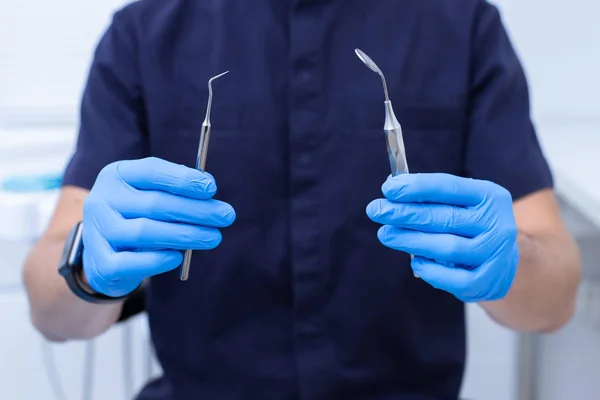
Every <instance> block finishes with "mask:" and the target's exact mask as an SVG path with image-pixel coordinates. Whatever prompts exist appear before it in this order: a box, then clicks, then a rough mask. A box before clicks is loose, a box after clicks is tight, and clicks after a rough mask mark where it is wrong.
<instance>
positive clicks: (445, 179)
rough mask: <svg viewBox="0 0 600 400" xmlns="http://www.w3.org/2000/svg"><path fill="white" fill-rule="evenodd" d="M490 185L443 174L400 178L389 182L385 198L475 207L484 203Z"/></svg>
mask: <svg viewBox="0 0 600 400" xmlns="http://www.w3.org/2000/svg"><path fill="white" fill-rule="evenodd" d="M488 188H489V182H486V181H481V180H476V179H469V178H462V177H458V176H454V175H450V174H444V173H431V174H400V175H397V176H394V177H391V178H388V179H387V180H386V181H385V183H384V184H383V186H382V192H383V195H384V196H385V197H386V198H387V199H389V200H392V201H396V202H400V203H439V204H450V205H455V206H461V207H468V206H475V205H478V204H479V203H481V202H482V201H483V200H484V199H485V195H486V193H487V190H488Z"/></svg>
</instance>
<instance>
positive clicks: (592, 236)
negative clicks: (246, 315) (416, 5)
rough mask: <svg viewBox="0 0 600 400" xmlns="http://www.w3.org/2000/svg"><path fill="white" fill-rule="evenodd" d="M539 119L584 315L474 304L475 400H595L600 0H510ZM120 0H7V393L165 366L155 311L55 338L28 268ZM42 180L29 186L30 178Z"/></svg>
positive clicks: (0, 103) (1, 185) (0, 85)
mask: <svg viewBox="0 0 600 400" xmlns="http://www.w3.org/2000/svg"><path fill="white" fill-rule="evenodd" d="M495 3H496V4H497V5H498V6H499V7H500V9H501V11H502V13H503V15H504V19H505V22H506V24H507V27H508V29H509V32H510V34H511V36H512V39H513V41H514V43H515V46H516V48H517V51H518V53H519V54H520V56H521V59H522V61H523V63H524V65H525V69H526V72H527V75H528V77H529V82H530V86H531V90H532V105H533V113H534V119H535V122H536V125H537V128H538V132H539V136H540V140H541V142H542V145H543V148H544V151H545V152H546V155H547V156H548V158H549V161H550V164H551V166H552V169H553V171H554V174H555V178H556V188H557V192H558V194H559V196H560V199H561V205H562V208H563V212H564V215H565V217H566V219H567V221H568V224H569V226H570V229H571V230H572V231H573V233H574V235H575V236H576V238H577V240H578V242H579V244H580V246H581V249H582V252H583V258H584V282H583V285H582V287H581V290H580V293H579V299H578V300H579V301H578V306H577V310H576V315H575V317H574V319H573V320H572V321H571V322H570V324H569V325H568V326H567V327H566V328H565V329H563V330H561V331H560V332H558V333H554V334H551V335H520V334H516V333H513V332H510V331H507V330H505V329H503V328H500V327H499V326H497V325H496V324H495V323H494V322H492V321H491V320H489V319H488V318H487V317H486V315H485V314H484V313H483V311H482V310H481V309H480V308H478V307H477V306H469V307H468V313H469V316H468V328H469V330H468V367H467V371H466V377H465V382H464V388H463V393H464V397H465V398H469V399H473V400H478V399H485V400H538V399H539V400H542V399H543V400H565V399H582V400H585V399H597V398H598V396H599V395H598V393H600V178H599V177H598V173H599V171H600V155H599V153H600V100H599V99H600V24H599V23H598V15H599V14H600V3H599V2H597V1H595V0H570V1H565V0H561V1H559V0H503V1H499V0H498V1H496V2H495ZM123 4H124V1H122V0H102V1H90V0H53V1H46V0H19V1H8V0H2V2H1V4H0V398H2V399H10V400H30V399H48V400H54V399H56V400H64V399H73V400H76V399H81V400H88V399H112V400H128V399H130V398H131V397H132V395H133V393H134V392H135V391H137V390H138V389H139V388H140V386H141V385H142V384H143V382H145V381H146V380H148V379H150V377H152V376H154V375H155V374H158V373H159V367H158V366H157V365H156V363H155V362H154V361H153V356H152V351H151V346H150V340H149V337H148V331H147V328H146V324H145V321H144V316H140V317H137V318H136V319H134V320H132V321H130V322H128V323H127V324H125V325H122V326H116V327H115V328H113V329H112V330H111V331H109V332H108V333H106V334H105V335H103V336H102V337H100V338H99V339H97V340H95V341H93V342H76V343H68V344H49V343H46V342H45V341H44V340H43V339H42V338H41V337H40V335H38V334H37V333H36V332H35V331H34V329H33V327H32V326H31V324H30V322H29V317H28V310H27V303H26V297H25V294H24V291H23V287H22V284H21V276H20V269H21V265H22V262H23V259H24V256H25V254H26V252H27V251H28V248H29V246H30V245H31V243H32V242H33V241H35V240H36V237H37V236H38V235H39V234H40V232H41V231H42V230H43V229H44V227H45V225H46V223H47V221H48V216H49V213H50V212H51V210H52V208H53V205H54V202H55V201H56V185H57V184H59V183H60V174H61V170H62V168H63V167H64V164H65V161H66V160H67V158H68V156H69V154H70V152H71V151H72V149H73V146H74V141H75V138H76V135H75V134H76V127H77V114H78V103H79V99H80V94H81V90H82V87H83V84H84V81H85V77H86V73H87V69H88V66H89V63H90V59H91V55H92V51H93V49H94V47H95V45H96V42H97V40H98V38H99V36H100V35H101V33H102V32H103V30H104V29H105V28H106V26H107V24H108V23H109V21H110V17H111V15H112V13H113V12H114V10H115V9H116V8H118V7H119V6H121V5H123ZM38 176H41V177H43V178H44V180H43V182H44V184H43V185H41V186H40V185H39V180H37V179H36V180H35V182H37V184H35V185H32V184H31V181H28V179H27V177H38Z"/></svg>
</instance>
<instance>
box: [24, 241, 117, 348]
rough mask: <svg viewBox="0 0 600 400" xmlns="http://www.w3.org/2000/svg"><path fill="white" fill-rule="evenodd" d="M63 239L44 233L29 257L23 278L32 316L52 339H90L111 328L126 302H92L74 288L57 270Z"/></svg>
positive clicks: (43, 331) (46, 335) (34, 321)
mask: <svg viewBox="0 0 600 400" xmlns="http://www.w3.org/2000/svg"><path fill="white" fill-rule="evenodd" d="M63 240H64V239H61V238H57V237H54V238H51V237H45V238H43V239H42V240H40V242H39V243H38V244H37V245H36V247H35V248H34V249H33V250H32V252H31V253H30V255H29V257H28V258H27V261H26V264H25V268H24V281H25V287H26V289H27V294H28V297H29V305H30V316H31V320H32V322H33V324H34V326H35V327H36V328H37V329H38V330H39V331H40V332H41V333H42V334H43V335H44V336H45V337H46V338H48V339H49V340H54V341H63V340H68V339H89V338H92V337H95V336H97V335H99V334H101V333H103V332H104V331H106V330H107V329H108V328H110V326H111V325H112V324H114V322H115V321H116V320H117V319H118V317H119V315H120V312H121V308H122V306H123V305H122V303H118V304H111V305H96V304H91V303H88V302H85V301H83V300H81V299H79V298H78V297H77V296H75V295H74V294H73V293H72V292H71V290H70V289H69V288H68V287H67V285H66V283H65V281H64V279H63V278H62V277H61V276H60V275H59V274H58V270H57V269H58V262H59V258H60V254H61V252H62V247H63Z"/></svg>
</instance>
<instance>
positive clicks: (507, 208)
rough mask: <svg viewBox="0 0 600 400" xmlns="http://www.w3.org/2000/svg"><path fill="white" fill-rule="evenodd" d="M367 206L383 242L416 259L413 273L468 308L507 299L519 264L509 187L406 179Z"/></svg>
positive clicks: (436, 177)
mask: <svg viewBox="0 0 600 400" xmlns="http://www.w3.org/2000/svg"><path fill="white" fill-rule="evenodd" d="M382 191H383V195H384V196H385V199H377V200H374V201H373V202H371V203H370V204H369V205H368V207H367V215H368V216H369V217H370V218H371V219H372V220H373V221H375V222H377V223H380V224H383V226H382V227H381V228H380V229H379V232H378V237H379V240H380V241H381V243H383V244H384V245H385V246H388V247H390V248H392V249H395V250H400V251H404V252H407V253H410V254H414V255H415V257H414V259H413V261H412V263H411V265H412V268H413V271H414V273H415V274H416V275H418V276H419V277H420V278H422V279H423V280H425V281H426V282H428V283H429V284H430V285H432V286H433V287H435V288H438V289H441V290H445V291H447V292H449V293H452V294H453V295H454V296H456V297H457V298H458V299H460V300H462V301H464V302H479V301H491V300H498V299H501V298H503V297H505V296H506V294H507V293H508V291H509V289H510V287H511V285H512V282H513V280H514V277H515V275H516V271H517V266H518V263H519V250H518V246H517V234H518V232H517V226H516V222H515V219H514V215H513V208H512V197H511V195H510V193H509V192H508V191H507V190H506V189H504V188H503V187H501V186H499V185H497V184H495V183H492V182H489V181H483V180H475V179H469V178H461V177H457V176H454V175H449V174H442V173H433V174H403V175H398V176H396V177H393V178H389V179H388V180H387V181H386V182H385V183H384V184H383V187H382Z"/></svg>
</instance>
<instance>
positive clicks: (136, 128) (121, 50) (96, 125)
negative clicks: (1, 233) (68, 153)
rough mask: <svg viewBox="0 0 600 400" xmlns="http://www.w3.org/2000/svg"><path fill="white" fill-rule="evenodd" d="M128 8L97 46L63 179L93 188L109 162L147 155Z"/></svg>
mask: <svg viewBox="0 0 600 400" xmlns="http://www.w3.org/2000/svg"><path fill="white" fill-rule="evenodd" d="M126 11H127V9H126V8H125V9H123V10H120V11H119V12H117V13H116V14H115V15H114V17H113V20H112V23H111V25H110V26H109V28H108V29H107V31H106V32H105V33H104V35H103V36H102V38H101V39H100V42H99V43H98V45H97V47H96V50H95V52H94V57H93V61H92V65H91V67H90V71H89V74H88V78H87V82H86V86H85V89H84V92H83V96H82V99H81V109H80V122H79V124H80V125H79V133H78V138H77V144H76V148H75V152H74V154H73V155H72V157H71V159H70V160H69V162H68V164H67V166H66V170H65V173H64V177H63V185H74V186H79V187H82V188H85V189H91V188H92V186H93V184H94V182H95V180H96V177H97V176H98V173H99V172H100V170H102V168H104V167H105V166H106V165H108V164H110V163H111V162H114V161H118V160H124V159H137V158H142V157H144V156H145V155H146V154H145V153H146V152H147V145H146V142H147V135H146V133H145V128H144V120H145V117H144V107H143V99H142V90H141V88H140V78H139V71H138V65H137V56H136V55H137V48H136V41H135V35H134V30H133V24H132V23H131V22H130V19H129V18H128V15H127V14H126Z"/></svg>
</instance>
